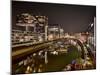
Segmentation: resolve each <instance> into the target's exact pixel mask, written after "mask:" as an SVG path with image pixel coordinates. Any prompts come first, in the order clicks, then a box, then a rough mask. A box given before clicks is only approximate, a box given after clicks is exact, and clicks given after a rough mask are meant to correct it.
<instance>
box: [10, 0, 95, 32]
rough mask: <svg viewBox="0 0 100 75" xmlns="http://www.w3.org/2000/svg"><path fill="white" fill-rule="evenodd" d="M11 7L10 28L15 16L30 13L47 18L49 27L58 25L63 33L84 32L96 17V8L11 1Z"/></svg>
mask: <svg viewBox="0 0 100 75" xmlns="http://www.w3.org/2000/svg"><path fill="white" fill-rule="evenodd" d="M41 4H42V5H41ZM12 6H13V7H12V12H13V13H12V20H13V21H12V27H16V15H17V14H21V13H30V14H32V15H43V16H48V24H49V25H52V24H59V25H60V26H61V27H62V28H64V30H65V32H85V31H86V29H87V28H88V26H89V25H90V23H92V22H93V19H94V17H96V6H86V5H83V6H81V5H70V4H59V5H58V4H54V3H53V4H51V3H39V2H21V1H20V2H18V1H13V2H12Z"/></svg>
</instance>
